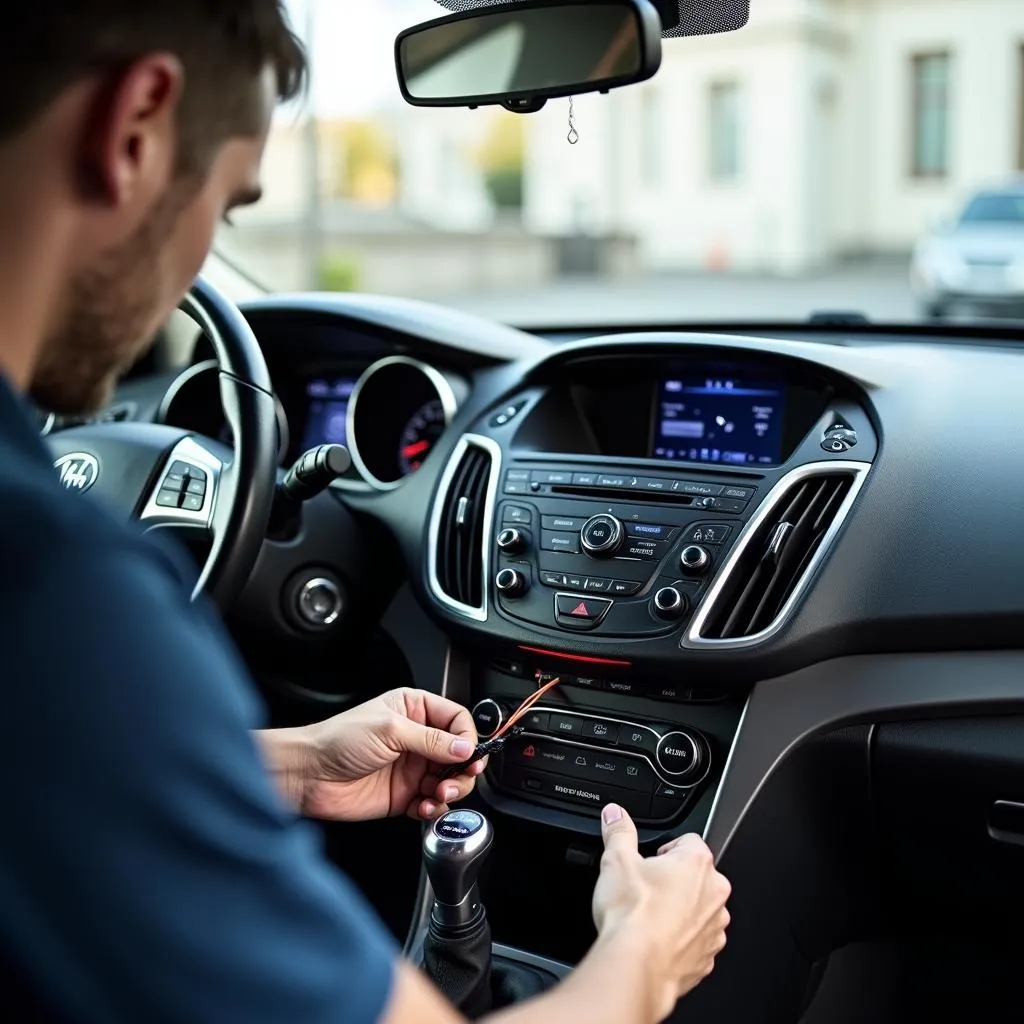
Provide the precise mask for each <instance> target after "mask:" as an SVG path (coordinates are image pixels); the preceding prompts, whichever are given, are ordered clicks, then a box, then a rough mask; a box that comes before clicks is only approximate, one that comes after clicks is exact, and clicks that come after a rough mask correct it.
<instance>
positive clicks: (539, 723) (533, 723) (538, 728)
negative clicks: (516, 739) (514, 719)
mask: <svg viewBox="0 0 1024 1024" xmlns="http://www.w3.org/2000/svg"><path fill="white" fill-rule="evenodd" d="M523 725H524V726H526V728H527V729H531V730H533V732H547V731H548V713H547V712H546V711H530V712H528V713H527V714H526V716H525V717H524V718H523Z"/></svg>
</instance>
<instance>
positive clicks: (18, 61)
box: [0, 0, 307, 172]
mask: <svg viewBox="0 0 1024 1024" xmlns="http://www.w3.org/2000/svg"><path fill="white" fill-rule="evenodd" d="M156 51H164V52H170V53H173V54H174V55H175V56H176V57H177V58H178V59H179V60H180V61H181V62H182V64H183V66H184V68H185V90H184V95H183V96H182V101H181V106H180V110H179V131H180V143H179V150H178V166H179V170H180V171H182V172H190V171H198V170H200V169H202V168H204V167H205V166H206V165H208V163H209V161H210V160H211V159H212V157H213V155H214V154H215V152H216V150H217V148H218V147H219V146H220V145H221V144H222V143H223V142H225V141H226V140H227V139H229V138H233V137H236V136H244V135H253V134H255V133H256V132H257V131H258V130H259V120H258V110H257V107H256V104H255V103H254V97H255V96H256V95H257V91H256V88H255V87H256V85H257V83H258V82H259V80H260V77H261V76H262V74H263V73H264V71H265V69H266V68H267V67H268V66H269V67H272V68H273V69H274V71H275V73H276V76H277V92H278V96H279V98H280V99H281V100H290V99H293V98H295V97H296V96H297V95H298V94H299V93H300V92H301V91H302V89H303V87H304V85H305V82H306V74H307V64H306V56H305V52H304V50H303V47H302V44H301V43H300V42H299V40H298V39H297V38H296V36H295V35H294V33H293V32H292V30H291V28H290V27H289V24H288V19H287V16H286V15H285V12H284V10H283V6H282V0H18V2H17V3H16V4H12V5H11V7H10V9H9V12H8V13H6V14H5V16H4V29H3V32H2V33H0V143H3V142H5V141H6V140H7V139H8V138H10V137H12V136H14V135H16V134H17V133H18V132H20V131H22V130H23V129H24V128H26V127H27V126H28V125H29V124H30V123H31V121H32V119H33V118H34V117H35V116H37V115H38V114H39V113H40V112H41V111H42V110H44V109H45V108H46V107H47V106H49V104H50V103H52V102H53V101H54V100H55V99H56V98H57V96H59V95H60V93H61V92H63V91H64V90H65V89H66V88H68V86H70V85H72V84H73V83H74V82H75V81H76V80H77V79H79V78H81V77H83V76H85V75H89V74H94V73H96V72H102V71H104V70H107V69H109V70H110V71H112V72H115V71H117V70H118V69H119V68H124V67H127V66H128V65H130V64H131V63H132V61H134V60H137V59H138V58H140V57H141V56H143V55H144V54H146V53H152V52H156Z"/></svg>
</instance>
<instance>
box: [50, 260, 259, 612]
mask: <svg viewBox="0 0 1024 1024" xmlns="http://www.w3.org/2000/svg"><path fill="white" fill-rule="evenodd" d="M180 308H181V309H182V310H183V311H184V312H185V313H187V314H188V315H189V316H190V317H191V318H192V319H193V320H195V321H196V322H197V323H198V324H199V326H200V327H201V328H202V329H203V331H204V332H205V333H206V335H207V336H208V337H209V339H210V341H211V342H212V344H213V348H214V352H215V354H216V358H217V363H218V365H219V369H220V392H221V404H222V405H223V407H224V415H225V418H226V419H227V422H228V424H229V425H230V427H231V433H232V438H233V441H234V447H233V449H232V448H231V447H228V446H226V445H222V444H219V443H218V442H216V441H213V440H211V439H210V438H206V437H198V436H196V435H194V434H190V433H188V432H187V431H184V430H180V429H178V428H175V427H169V426H165V425H162V424H155V423H132V422H121V423H96V424H91V425H89V426H84V427H77V428H74V429H71V430H62V431H60V432H58V433H56V434H51V435H49V436H48V437H47V442H48V444H49V446H50V450H51V452H52V453H53V457H54V467H55V468H56V470H57V472H58V473H59V475H60V479H61V481H62V483H63V484H64V486H65V487H66V488H67V489H68V490H73V491H80V492H81V491H91V492H94V493H95V494H96V495H97V496H98V497H99V498H100V499H101V500H102V501H105V503H106V504H107V505H108V506H113V508H114V510H115V511H116V512H117V513H118V514H120V515H123V516H124V518H125V519H130V518H132V517H135V518H137V519H139V520H141V521H142V523H143V525H144V527H145V528H146V529H155V528H170V527H177V528H185V529H191V530H198V531H202V532H203V533H204V534H205V535H206V538H208V539H209V541H210V542H211V548H210V554H209V556H208V558H207V560H206V564H205V565H204V566H203V568H202V571H201V572H200V575H199V580H198V582H197V583H196V586H195V590H194V592H193V597H195V596H196V595H198V594H199V593H200V592H205V593H206V594H207V595H208V596H209V597H210V598H212V599H213V600H214V601H215V602H216V603H217V604H218V605H219V606H220V607H221V608H225V607H227V606H228V605H230V604H231V603H232V601H234V599H235V598H236V597H237V596H238V594H239V593H241V591H242V588H243V587H244V585H245V581H246V580H247V579H248V577H249V574H250V573H251V572H252V568H253V566H254V565H255V563H256V557H257V555H258V554H259V551H260V546H261V545H262V543H263V540H264V538H265V537H266V532H267V525H268V523H269V520H270V510H271V506H272V503H273V500H274V488H275V485H276V483H277V462H278V433H277V432H278V425H277V414H276V411H275V408H274V397H273V392H272V388H271V383H270V372H269V371H268V370H267V364H266V360H265V359H264V358H263V353H262V351H261V350H260V347H259V343H258V342H257V341H256V337H255V336H254V335H253V333H252V330H251V329H250V327H249V325H248V323H247V322H246V320H245V317H243V316H242V313H241V311H240V310H239V309H238V307H237V306H236V305H235V304H234V303H233V302H231V301H230V299H228V298H227V297H226V296H225V295H224V294H223V292H221V291H220V290H219V289H217V288H215V287H214V286H213V285H212V284H211V283H210V282H209V281H208V280H206V279H205V278H202V277H200V278H198V279H197V280H196V282H195V284H193V286H192V289H191V290H190V291H189V293H188V295H186V296H185V298H184V299H183V300H182V303H181V306H180Z"/></svg>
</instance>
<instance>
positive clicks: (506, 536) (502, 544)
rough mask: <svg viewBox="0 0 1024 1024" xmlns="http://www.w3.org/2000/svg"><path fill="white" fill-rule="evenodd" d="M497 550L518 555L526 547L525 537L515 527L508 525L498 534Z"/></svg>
mask: <svg viewBox="0 0 1024 1024" xmlns="http://www.w3.org/2000/svg"><path fill="white" fill-rule="evenodd" d="M496 543H497V545H498V550H499V551H501V552H502V553H504V554H506V555H518V554H519V553H520V552H521V551H522V550H523V548H525V547H526V538H525V537H524V536H523V535H522V533H521V532H520V531H519V530H517V529H516V528H515V527H513V526H510V527H508V528H506V529H504V530H502V531H501V533H499V534H498V539H497V542H496Z"/></svg>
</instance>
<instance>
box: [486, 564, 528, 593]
mask: <svg viewBox="0 0 1024 1024" xmlns="http://www.w3.org/2000/svg"><path fill="white" fill-rule="evenodd" d="M494 586H495V587H496V588H497V590H498V593H499V594H501V595H502V596H503V597H519V596H520V594H523V593H525V592H526V577H525V576H524V575H523V574H522V573H521V572H520V571H519V570H518V569H502V570H501V572H499V573H498V575H497V576H495V577H494Z"/></svg>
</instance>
